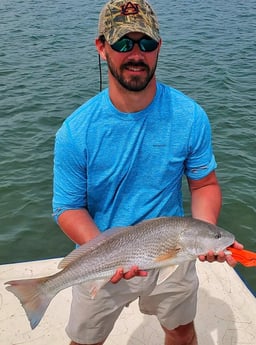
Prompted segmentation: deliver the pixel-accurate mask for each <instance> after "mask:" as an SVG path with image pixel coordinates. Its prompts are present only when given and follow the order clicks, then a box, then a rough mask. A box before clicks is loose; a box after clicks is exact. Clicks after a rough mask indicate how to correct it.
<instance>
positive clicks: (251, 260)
mask: <svg viewBox="0 0 256 345" xmlns="http://www.w3.org/2000/svg"><path fill="white" fill-rule="evenodd" d="M227 250H228V251H230V252H231V253H232V256H233V258H234V259H235V260H236V261H237V262H240V264H242V265H243V266H245V267H253V266H256V253H255V252H251V251H249V250H245V249H237V248H233V247H228V248H227Z"/></svg>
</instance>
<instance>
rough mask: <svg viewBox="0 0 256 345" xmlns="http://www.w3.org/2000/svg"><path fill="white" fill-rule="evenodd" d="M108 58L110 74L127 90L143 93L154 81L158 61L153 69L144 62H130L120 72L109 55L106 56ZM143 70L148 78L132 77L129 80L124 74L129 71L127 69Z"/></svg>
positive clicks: (121, 67) (122, 66)
mask: <svg viewBox="0 0 256 345" xmlns="http://www.w3.org/2000/svg"><path fill="white" fill-rule="evenodd" d="M106 58H107V64H108V68H109V71H110V73H111V74H112V76H113V77H114V78H115V79H116V80H117V81H118V82H119V84H120V85H121V86H122V87H123V88H125V89H126V90H128V91H134V92H138V91H142V90H144V89H145V88H146V87H147V85H148V84H149V82H150V81H151V80H152V78H153V76H154V74H155V71H156V66H157V60H156V63H155V65H154V66H153V68H151V69H150V68H149V66H148V65H147V64H145V63H144V62H143V61H133V60H131V61H129V62H127V63H125V64H123V65H121V66H120V70H119V71H118V70H117V68H115V66H114V64H113V62H112V60H111V58H110V56H109V55H107V56H106ZM136 67H137V68H143V69H144V71H145V72H146V76H145V77H142V76H130V77H129V78H125V76H124V73H125V71H127V68H136Z"/></svg>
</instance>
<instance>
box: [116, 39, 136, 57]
mask: <svg viewBox="0 0 256 345" xmlns="http://www.w3.org/2000/svg"><path fill="white" fill-rule="evenodd" d="M133 46H134V43H133V41H132V40H131V39H130V38H128V37H124V38H121V39H120V40H119V41H117V42H116V43H114V44H112V45H111V48H112V49H114V50H115V51H117V52H120V53H126V52H129V51H131V50H132V48H133Z"/></svg>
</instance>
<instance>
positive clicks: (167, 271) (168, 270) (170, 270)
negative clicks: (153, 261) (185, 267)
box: [156, 265, 179, 285]
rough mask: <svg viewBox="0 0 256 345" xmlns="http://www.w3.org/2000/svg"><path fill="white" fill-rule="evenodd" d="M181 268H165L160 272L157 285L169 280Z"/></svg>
mask: <svg viewBox="0 0 256 345" xmlns="http://www.w3.org/2000/svg"><path fill="white" fill-rule="evenodd" d="M178 267H179V265H173V266H167V267H163V268H161V269H160V271H159V276H158V279H157V283H156V284H157V285H159V284H162V283H163V282H164V281H165V280H166V279H167V278H169V277H170V276H171V275H172V274H173V273H174V272H175V271H176V269H177V268H178Z"/></svg>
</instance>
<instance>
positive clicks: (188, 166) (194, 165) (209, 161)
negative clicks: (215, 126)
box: [185, 105, 217, 180]
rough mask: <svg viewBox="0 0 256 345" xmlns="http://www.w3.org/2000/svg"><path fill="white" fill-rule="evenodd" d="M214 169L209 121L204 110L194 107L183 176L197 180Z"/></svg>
mask: <svg viewBox="0 0 256 345" xmlns="http://www.w3.org/2000/svg"><path fill="white" fill-rule="evenodd" d="M216 167H217V163H216V160H215V157H214V154H213V150H212V139H211V127H210V123H209V119H208V117H207V115H206V113H205V112H204V110H203V109H202V108H201V107H200V106H199V105H196V108H195V117H194V122H193V125H192V128H191V134H190V139H189V154H188V157H187V159H186V162H185V175H186V176H187V177H188V178H190V179H193V180H199V179H201V178H203V177H205V176H207V175H208V174H209V173H210V172H211V171H213V170H215V169H216Z"/></svg>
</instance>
